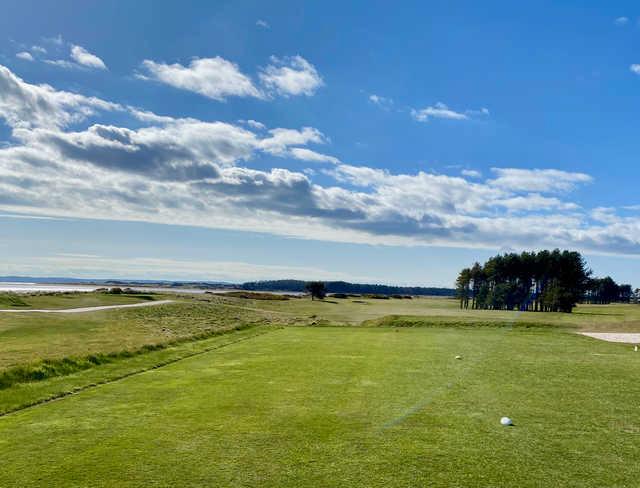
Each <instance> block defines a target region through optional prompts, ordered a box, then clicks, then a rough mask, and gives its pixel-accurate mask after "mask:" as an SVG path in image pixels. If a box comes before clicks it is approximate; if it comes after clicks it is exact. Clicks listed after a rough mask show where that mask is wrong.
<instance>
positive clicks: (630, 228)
mask: <svg viewBox="0 0 640 488" xmlns="http://www.w3.org/2000/svg"><path fill="white" fill-rule="evenodd" d="M116 109H117V110H123V111H126V112H124V113H129V114H130V115H132V116H134V117H137V118H138V122H136V124H135V125H136V127H135V128H127V127H118V126H114V125H106V124H99V123H94V124H93V125H91V126H90V127H89V128H87V129H83V128H74V129H73V130H70V129H68V128H67V126H68V125H69V124H71V123H73V122H74V121H77V120H88V119H92V118H94V117H95V116H96V114H97V113H98V112H99V111H101V110H116ZM0 114H2V117H3V118H4V119H5V120H7V121H8V122H9V124H10V125H11V127H12V129H13V132H12V134H13V137H14V141H13V142H14V143H13V144H11V145H10V146H6V147H2V148H0V212H4V213H22V214H27V215H34V216H38V215H42V216H54V217H61V218H95V219H114V220H127V221H145V222H155V223H164V224H179V225H194V226H200V227H210V228H223V229H237V230H250V231H260V232H270V233H273V234H278V235H286V236H295V237H301V238H311V239H322V240H328V241H342V242H359V243H367V244H394V245H425V244H429V245H448V246H451V245H454V246H461V247H491V248H496V247H497V248H502V247H504V246H509V247H512V248H515V249H518V248H528V249H531V248H540V247H555V246H558V247H572V248H577V249H582V250H588V251H590V252H608V253H618V254H635V255H640V219H639V218H638V217H637V216H635V217H625V216H621V215H620V213H619V212H617V210H615V209H607V210H603V209H593V210H591V209H583V208H582V207H581V206H580V205H578V203H577V202H574V201H571V200H569V199H568V198H569V196H568V194H569V192H570V191H571V190H573V189H574V188H575V187H576V186H578V185H584V184H588V183H590V182H592V178H591V177H590V176H589V175H587V174H584V173H577V172H568V171H562V170H557V169H519V168H493V169H492V172H493V173H494V175H495V177H494V178H493V179H485V180H482V179H481V177H480V176H477V175H466V176H468V177H469V178H474V179H468V178H466V177H455V176H447V175H442V174H433V173H429V172H418V173H414V174H394V173H392V172H390V171H387V170H384V169H380V168H372V167H368V166H356V165H349V164H343V163H341V162H340V161H338V160H337V159H335V160H334V159H333V157H332V156H326V155H323V154H320V153H318V152H316V151H313V150H312V149H310V148H307V147H304V146H307V145H310V144H322V143H326V142H328V140H327V138H326V137H325V136H324V134H322V132H320V131H319V130H317V129H315V128H313V127H303V128H300V129H290V128H274V129H270V130H266V131H265V130H262V129H261V130H260V131H259V132H254V131H253V130H251V129H252V128H251V127H247V126H236V125H233V124H228V123H224V122H215V121H214V122H205V121H200V120H196V119H176V118H171V117H166V116H160V115H156V114H153V113H150V112H146V111H144V110H141V109H135V110H134V109H131V108H128V107H121V106H119V105H117V104H109V102H106V101H104V100H100V99H95V98H91V97H84V96H82V95H79V94H73V93H69V92H63V91H57V90H55V89H53V88H52V87H50V86H47V85H31V84H29V83H26V82H24V81H23V80H21V79H20V78H18V77H16V76H15V75H14V74H13V73H11V72H10V71H9V70H8V69H7V68H4V67H1V68H0ZM139 120H143V121H144V122H145V123H146V124H149V125H147V126H144V127H139ZM258 154H266V155H270V156H274V157H282V158H287V157H291V158H298V159H301V160H305V161H319V162H330V163H333V165H332V166H331V167H328V168H326V167H325V168H323V170H322V180H321V181H322V183H320V182H318V181H314V179H313V178H314V177H315V176H316V175H315V173H314V172H313V171H311V172H309V171H307V172H306V173H305V172H302V171H291V170H287V169H283V168H279V167H277V166H276V167H271V168H269V169H264V170H257V169H252V168H249V167H247V165H246V164H245V163H246V162H247V161H250V160H251V159H252V158H254V157H256V156H257V155H258ZM327 177H330V178H332V179H330V180H327ZM327 181H328V182H327Z"/></svg>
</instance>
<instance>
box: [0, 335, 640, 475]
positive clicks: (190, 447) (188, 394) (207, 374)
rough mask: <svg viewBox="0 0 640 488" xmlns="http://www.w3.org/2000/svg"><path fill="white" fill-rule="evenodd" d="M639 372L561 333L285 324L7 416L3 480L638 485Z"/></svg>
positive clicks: (627, 352) (615, 348) (621, 350)
mask: <svg viewBox="0 0 640 488" xmlns="http://www.w3.org/2000/svg"><path fill="white" fill-rule="evenodd" d="M224 338H225V336H221V337H219V338H217V339H215V340H221V341H222V340H224ZM458 355H459V356H461V359H456V356H458ZM638 372H640V354H638V353H634V352H633V350H632V348H631V347H629V346H626V345H621V344H610V343H605V342H600V341H597V340H594V339H590V338H586V337H581V336H578V335H576V334H572V333H568V332H566V331H563V330H557V329H548V330H546V329H535V330H525V329H517V328H514V329H509V328H504V327H503V328H479V329H477V330H468V329H458V328H441V327H437V328H391V327H378V328H357V327H286V328H274V329H273V330H271V331H269V332H267V333H261V334H256V335H255V336H254V337H250V338H248V339H247V340H242V341H238V342H230V343H229V344H228V345H226V346H225V347H220V348H217V349H214V350H211V351H209V352H203V353H201V354H197V355H194V356H192V357H188V358H186V359H183V360H180V361H177V362H173V363H171V364H168V365H166V366H164V367H161V368H157V369H152V370H148V371H145V372H142V373H140V374H133V375H131V376H127V377H125V378H123V379H120V380H117V381H112V382H109V383H105V384H102V385H99V386H96V387H91V388H88V389H85V390H83V391H81V392H79V393H77V394H74V395H70V396H67V397H64V398H61V399H59V400H56V401H52V402H48V403H44V404H41V405H37V406H34V407H31V408H27V409H24V410H20V411H17V412H14V413H11V414H8V415H6V416H4V417H0V466H2V470H0V486H3V487H5V486H6V487H13V486H15V487H29V486H45V485H46V486H125V487H127V486H131V487H132V486H136V487H143V486H144V487H147V486H266V487H282V486H314V487H315V486H323V487H327V486H387V487H388V486H402V487H416V486H431V487H432V486H443V487H444V486H465V487H467V486H468V487H475V486H491V487H501V486H504V487H507V486H509V487H514V486H517V487H529V486H530V487H539V486H572V487H576V486H577V487H604V486H606V487H632V486H637V484H638V479H640V463H638V462H637V460H638V456H639V455H640V442H639V439H640V407H639V406H638V398H640V383H639V382H638V381H637V377H638V374H637V373H638ZM0 394H2V393H1V392H0ZM505 415H506V416H509V417H511V418H512V419H513V421H514V424H515V425H514V426H513V427H502V426H501V425H500V417H502V416H505Z"/></svg>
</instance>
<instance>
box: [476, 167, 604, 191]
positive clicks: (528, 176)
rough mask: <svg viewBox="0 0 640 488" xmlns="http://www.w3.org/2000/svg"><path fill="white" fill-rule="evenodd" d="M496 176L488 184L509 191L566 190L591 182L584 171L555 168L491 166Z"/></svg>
mask: <svg viewBox="0 0 640 488" xmlns="http://www.w3.org/2000/svg"><path fill="white" fill-rule="evenodd" d="M491 171H493V172H494V173H495V174H496V175H497V178H495V179H493V180H489V181H488V184H490V185H491V186H494V187H498V188H504V189H507V190H511V191H533V192H543V193H557V192H567V191H571V190H573V189H574V188H575V187H576V185H578V184H585V183H591V182H592V181H593V178H591V176H589V175H587V174H585V173H571V172H567V171H560V170H557V169H517V168H491Z"/></svg>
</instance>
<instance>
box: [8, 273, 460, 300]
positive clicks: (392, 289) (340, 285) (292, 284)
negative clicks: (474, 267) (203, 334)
mask: <svg viewBox="0 0 640 488" xmlns="http://www.w3.org/2000/svg"><path fill="white" fill-rule="evenodd" d="M0 282H9V283H40V284H45V283H55V284H91V285H104V286H159V287H167V288H197V289H202V290H209V289H236V290H237V289H241V290H248V291H289V292H304V291H305V283H306V282H305V281H302V280H267V281H250V282H247V283H241V284H240V283H229V282H215V281H171V280H120V279H118V280H116V279H82V278H57V277H46V278H42V277H40V278H36V277H30V276H0ZM325 286H326V289H327V292H328V293H357V294H362V293H373V294H379V295H396V294H397V295H431V296H445V297H449V296H455V293H456V291H455V289H453V288H438V287H423V286H391V285H376V284H367V283H348V282H346V281H325Z"/></svg>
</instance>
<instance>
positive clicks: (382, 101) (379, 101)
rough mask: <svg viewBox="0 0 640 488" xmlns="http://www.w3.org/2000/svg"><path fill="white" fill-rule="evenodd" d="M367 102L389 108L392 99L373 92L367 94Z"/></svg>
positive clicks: (391, 104)
mask: <svg viewBox="0 0 640 488" xmlns="http://www.w3.org/2000/svg"><path fill="white" fill-rule="evenodd" d="M369 102H371V103H372V104H374V105H377V106H378V107H381V108H384V109H389V108H391V107H392V106H393V100H392V99H391V98H388V97H383V96H381V95H376V94H374V93H372V94H371V95H369Z"/></svg>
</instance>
